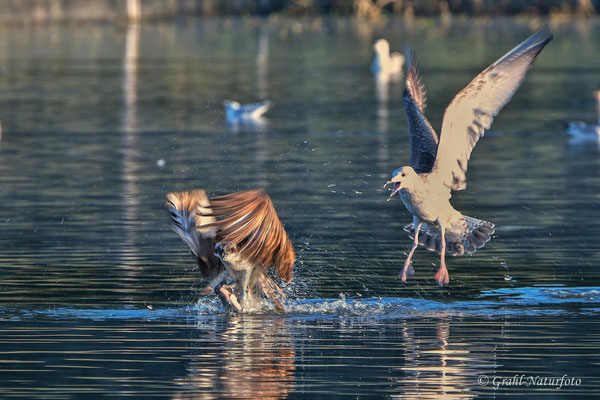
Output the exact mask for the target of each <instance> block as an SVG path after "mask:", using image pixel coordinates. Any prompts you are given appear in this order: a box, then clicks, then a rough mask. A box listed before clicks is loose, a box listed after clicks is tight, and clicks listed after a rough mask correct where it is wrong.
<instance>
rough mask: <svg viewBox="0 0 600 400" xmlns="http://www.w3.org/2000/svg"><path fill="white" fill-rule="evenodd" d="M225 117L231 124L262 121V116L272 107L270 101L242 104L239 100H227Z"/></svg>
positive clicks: (225, 102) (224, 103)
mask: <svg viewBox="0 0 600 400" xmlns="http://www.w3.org/2000/svg"><path fill="white" fill-rule="evenodd" d="M223 105H224V106H225V119H226V120H227V123H229V124H239V123H246V122H249V123H256V122H261V119H262V116H263V115H264V114H265V113H266V112H267V111H268V110H269V108H270V107H271V102H270V101H263V102H260V103H253V104H240V103H238V102H237V101H231V100H225V101H224V102H223Z"/></svg>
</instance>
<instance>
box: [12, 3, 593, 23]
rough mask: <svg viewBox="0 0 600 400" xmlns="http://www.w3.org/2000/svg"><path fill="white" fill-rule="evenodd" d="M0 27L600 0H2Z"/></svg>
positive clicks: (379, 13) (561, 9)
mask: <svg viewBox="0 0 600 400" xmlns="http://www.w3.org/2000/svg"><path fill="white" fill-rule="evenodd" d="M0 7H1V9H2V11H3V12H2V13H0V25H7V24H9V25H12V24H17V25H20V24H39V23H81V22H126V21H127V20H129V21H131V20H168V19H171V18H174V17H182V16H200V17H211V16H319V15H340V16H342V15H343V16H350V15H353V16H356V17H359V18H365V19H370V20H375V21H376V20H380V19H385V18H386V17H388V16H403V17H404V18H413V17H415V16H419V17H422V16H440V17H442V18H452V17H461V16H462V17H464V16H481V17H485V16H487V17H497V16H500V15H512V16H515V15H519V16H528V17H531V16H540V15H544V16H550V17H551V18H573V17H589V16H594V15H597V14H598V11H599V10H600V0H0Z"/></svg>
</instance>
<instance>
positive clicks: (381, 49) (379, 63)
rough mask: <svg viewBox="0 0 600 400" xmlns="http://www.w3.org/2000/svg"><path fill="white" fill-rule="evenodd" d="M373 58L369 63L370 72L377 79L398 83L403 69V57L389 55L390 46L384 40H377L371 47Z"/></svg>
mask: <svg viewBox="0 0 600 400" xmlns="http://www.w3.org/2000/svg"><path fill="white" fill-rule="evenodd" d="M373 51H374V52H375V58H374V59H373V62H372V63H371V72H372V73H373V75H375V76H376V77H377V78H379V79H383V80H391V81H399V80H400V79H401V78H402V68H404V56H403V55H402V54H400V53H396V52H394V53H391V54H390V44H389V43H388V41H387V40H385V39H379V40H378V41H376V42H375V44H374V45H373Z"/></svg>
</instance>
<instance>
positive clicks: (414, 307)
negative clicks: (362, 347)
mask: <svg viewBox="0 0 600 400" xmlns="http://www.w3.org/2000/svg"><path fill="white" fill-rule="evenodd" d="M599 299H600V288H598V287H563V286H559V285H556V286H533V287H522V288H505V289H497V290H488V291H484V292H482V293H481V295H480V296H479V297H478V298H476V299H474V300H462V301H436V300H429V299H420V298H409V297H369V298H346V297H345V296H340V297H339V298H337V299H321V298H310V299H289V300H288V302H287V303H286V312H285V313H284V314H278V313H276V312H275V311H274V310H273V309H272V308H270V307H268V306H265V308H264V309H263V310H262V311H261V312H255V313H253V314H255V315H256V314H262V315H275V314H277V315H283V316H285V317H287V318H291V319H306V320H313V319H320V318H322V319H327V318H338V317H351V318H352V317H357V318H406V319H410V318H422V317H430V318H431V317H433V318H435V317H440V318H443V317H452V316H465V317H466V316H472V317H483V318H488V317H489V318H495V317H498V316H503V317H519V316H552V315H562V314H570V315H577V314H585V315H589V313H591V312H596V310H598V309H599V308H600V301H599ZM226 313H227V310H226V309H225V308H224V307H223V305H222V303H221V301H220V300H219V299H218V298H216V297H206V298H204V297H203V298H202V299H201V300H200V301H198V302H197V303H196V304H194V305H190V306H185V307H173V308H153V307H151V306H148V307H144V308H135V307H125V308H120V309H114V308H110V309H104V308H93V309H84V308H63V307H61V308H52V309H35V310H21V311H19V310H16V309H7V308H5V309H2V310H0V319H3V318H4V317H3V316H6V318H8V317H9V316H10V318H12V319H14V318H17V319H20V318H24V319H27V318H35V317H38V316H45V317H47V318H52V319H87V320H94V321H102V320H166V321H169V320H181V319H186V318H194V317H196V316H200V317H202V316H216V315H222V314H226Z"/></svg>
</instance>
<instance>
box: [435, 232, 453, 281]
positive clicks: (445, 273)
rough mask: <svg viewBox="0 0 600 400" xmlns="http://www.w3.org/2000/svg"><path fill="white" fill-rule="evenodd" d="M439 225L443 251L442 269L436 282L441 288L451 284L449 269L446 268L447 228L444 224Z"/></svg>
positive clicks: (439, 270)
mask: <svg viewBox="0 0 600 400" xmlns="http://www.w3.org/2000/svg"><path fill="white" fill-rule="evenodd" d="M439 225H440V234H441V241H442V251H441V255H440V267H439V268H438V270H437V272H436V273H435V280H436V281H437V283H438V284H439V285H440V286H444V285H447V284H448V282H450V276H449V275H448V268H446V238H445V235H444V234H445V232H446V228H445V227H444V225H442V224H439Z"/></svg>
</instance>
